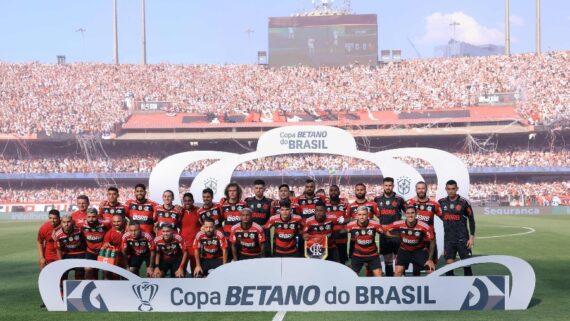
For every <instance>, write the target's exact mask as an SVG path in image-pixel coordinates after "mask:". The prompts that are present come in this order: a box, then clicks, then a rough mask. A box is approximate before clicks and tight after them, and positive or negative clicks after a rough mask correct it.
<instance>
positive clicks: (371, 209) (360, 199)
mask: <svg viewBox="0 0 570 321" xmlns="http://www.w3.org/2000/svg"><path fill="white" fill-rule="evenodd" d="M354 196H355V197H356V199H355V200H354V202H352V203H351V204H350V205H348V208H347V209H346V216H347V217H348V219H349V220H351V221H352V220H355V219H356V213H357V212H358V208H359V207H360V206H365V207H367V208H368V215H370V217H369V218H371V219H372V218H374V216H378V213H379V211H378V204H376V203H375V202H371V201H369V200H368V199H366V185H364V183H358V184H356V185H354ZM353 250H354V242H353V241H352V240H351V241H350V248H349V250H348V254H349V256H352V251H353Z"/></svg>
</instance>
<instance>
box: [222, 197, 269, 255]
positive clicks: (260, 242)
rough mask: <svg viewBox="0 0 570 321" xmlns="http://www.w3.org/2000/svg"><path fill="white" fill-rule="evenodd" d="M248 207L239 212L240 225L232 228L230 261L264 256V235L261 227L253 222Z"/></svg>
mask: <svg viewBox="0 0 570 321" xmlns="http://www.w3.org/2000/svg"><path fill="white" fill-rule="evenodd" d="M251 217H252V211H251V209H250V208H249V207H244V208H243V209H242V210H241V217H240V223H239V224H236V225H234V227H232V231H231V234H230V239H229V240H230V243H231V245H232V252H233V253H232V254H233V259H232V261H237V260H240V261H241V260H247V259H255V258H260V257H263V255H264V254H265V249H264V247H265V233H264V232H263V227H261V226H259V224H257V223H255V222H253V220H252V219H251Z"/></svg>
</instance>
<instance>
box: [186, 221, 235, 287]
mask: <svg viewBox="0 0 570 321" xmlns="http://www.w3.org/2000/svg"><path fill="white" fill-rule="evenodd" d="M192 248H193V251H194V257H195V258H196V268H195V269H194V277H196V278H199V277H206V276H208V274H209V273H210V271H211V270H213V269H215V268H217V267H219V266H221V265H222V264H226V263H227V262H228V242H227V240H226V237H225V236H224V233H222V232H221V231H218V230H217V229H216V225H214V221H213V220H212V219H211V218H206V219H205V220H204V225H203V226H202V231H200V232H199V233H198V234H196V238H195V239H194V244H193V245H192Z"/></svg>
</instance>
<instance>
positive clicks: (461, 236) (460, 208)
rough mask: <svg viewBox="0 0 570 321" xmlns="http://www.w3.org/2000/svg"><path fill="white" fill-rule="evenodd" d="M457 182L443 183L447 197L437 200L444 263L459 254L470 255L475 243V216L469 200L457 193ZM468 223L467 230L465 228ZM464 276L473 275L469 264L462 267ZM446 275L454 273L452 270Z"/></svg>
mask: <svg viewBox="0 0 570 321" xmlns="http://www.w3.org/2000/svg"><path fill="white" fill-rule="evenodd" d="M458 189H459V188H458V187H457V182H456V181H454V180H449V181H447V183H446V184H445V191H446V192H447V197H444V198H442V199H440V200H439V205H440V206H441V210H442V213H441V215H440V217H441V219H442V220H443V229H444V237H443V239H444V241H443V244H444V246H443V247H444V256H445V263H446V264H451V263H453V262H454V261H455V257H456V256H457V254H459V258H460V259H462V260H464V259H467V258H470V257H471V250H472V249H473V245H474V244H475V217H474V215H473V209H472V208H471V204H469V202H468V201H467V200H466V199H465V198H463V197H461V196H459V194H457V190H458ZM467 223H469V230H467ZM463 273H464V275H466V276H471V275H473V271H472V270H471V267H470V266H466V267H464V268H463ZM446 275H454V273H453V270H451V271H449V272H447V273H446Z"/></svg>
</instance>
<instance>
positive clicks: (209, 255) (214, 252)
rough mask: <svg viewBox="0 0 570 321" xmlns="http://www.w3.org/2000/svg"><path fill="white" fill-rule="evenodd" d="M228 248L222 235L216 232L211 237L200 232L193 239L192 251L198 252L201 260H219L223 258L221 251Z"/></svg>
mask: <svg viewBox="0 0 570 321" xmlns="http://www.w3.org/2000/svg"><path fill="white" fill-rule="evenodd" d="M227 248H228V242H227V240H226V237H225V236H224V233H222V232H221V231H219V230H216V231H215V232H214V234H213V235H212V236H211V237H208V235H206V233H204V231H200V232H199V233H198V234H196V238H194V243H193V244H192V249H194V250H198V252H199V253H200V258H201V259H219V258H222V257H223V252H222V250H223V249H227Z"/></svg>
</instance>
